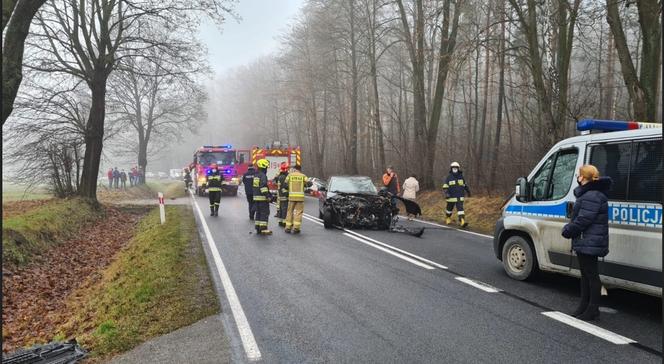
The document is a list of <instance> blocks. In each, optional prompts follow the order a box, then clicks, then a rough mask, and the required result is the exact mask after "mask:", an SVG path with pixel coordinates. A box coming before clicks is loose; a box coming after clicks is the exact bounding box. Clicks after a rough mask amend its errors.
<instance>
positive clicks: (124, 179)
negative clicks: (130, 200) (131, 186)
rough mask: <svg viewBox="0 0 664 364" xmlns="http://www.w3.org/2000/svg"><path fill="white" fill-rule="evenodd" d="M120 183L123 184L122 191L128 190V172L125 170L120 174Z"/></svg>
mask: <svg viewBox="0 0 664 364" xmlns="http://www.w3.org/2000/svg"><path fill="white" fill-rule="evenodd" d="M120 182H121V184H122V189H123V190H126V189H127V172H125V170H124V169H123V170H122V172H120Z"/></svg>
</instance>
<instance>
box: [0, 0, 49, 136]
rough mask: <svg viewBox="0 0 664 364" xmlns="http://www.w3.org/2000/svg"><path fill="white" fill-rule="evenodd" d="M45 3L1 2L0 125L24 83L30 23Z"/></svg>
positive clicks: (36, 0)
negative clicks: (24, 66) (0, 107)
mask: <svg viewBox="0 0 664 364" xmlns="http://www.w3.org/2000/svg"><path fill="white" fill-rule="evenodd" d="M45 2H46V0H5V1H3V2H2V32H3V35H4V37H3V43H2V124H3V125H4V124H5V121H7V118H8V117H9V115H10V114H11V113H12V110H13V109H14V99H15V98H16V94H17V93H18V89H19V87H20V86H21V81H22V80H23V51H24V47H25V40H26V38H27V37H28V31H29V30H30V24H32V19H33V18H34V17H35V14H36V13H37V11H38V10H39V8H40V7H41V6H42V5H43V4H44V3H45Z"/></svg>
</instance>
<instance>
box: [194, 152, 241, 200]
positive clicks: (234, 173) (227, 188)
mask: <svg viewBox="0 0 664 364" xmlns="http://www.w3.org/2000/svg"><path fill="white" fill-rule="evenodd" d="M249 156H250V151H249V150H240V149H233V147H232V146H231V145H204V146H202V147H200V148H198V149H197V150H196V152H195V153H194V158H193V162H192V163H191V165H190V170H191V173H192V180H193V184H194V188H195V190H196V194H197V195H199V196H206V195H207V186H206V175H207V172H208V171H209V170H210V168H211V166H212V164H214V163H216V164H217V168H219V172H220V173H221V175H222V177H223V181H222V195H231V196H237V190H238V186H239V185H240V180H241V177H242V175H243V174H244V173H245V172H246V171H247V169H248V167H249V164H250V163H251V160H250V158H249Z"/></svg>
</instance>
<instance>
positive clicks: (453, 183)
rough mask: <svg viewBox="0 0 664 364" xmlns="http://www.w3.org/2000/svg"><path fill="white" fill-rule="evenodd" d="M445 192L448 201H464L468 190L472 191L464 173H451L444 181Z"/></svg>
mask: <svg viewBox="0 0 664 364" xmlns="http://www.w3.org/2000/svg"><path fill="white" fill-rule="evenodd" d="M443 192H445V198H446V200H447V202H457V201H463V200H464V197H465V196H466V192H468V193H470V189H469V188H468V185H466V181H465V180H464V178H463V173H461V172H458V173H450V174H449V175H447V178H445V181H444V182H443Z"/></svg>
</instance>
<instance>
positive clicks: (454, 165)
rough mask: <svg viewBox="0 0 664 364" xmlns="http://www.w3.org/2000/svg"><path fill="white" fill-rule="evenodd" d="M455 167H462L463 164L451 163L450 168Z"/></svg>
mask: <svg viewBox="0 0 664 364" xmlns="http://www.w3.org/2000/svg"><path fill="white" fill-rule="evenodd" d="M454 167H456V168H461V166H460V165H459V162H452V164H450V168H454Z"/></svg>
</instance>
